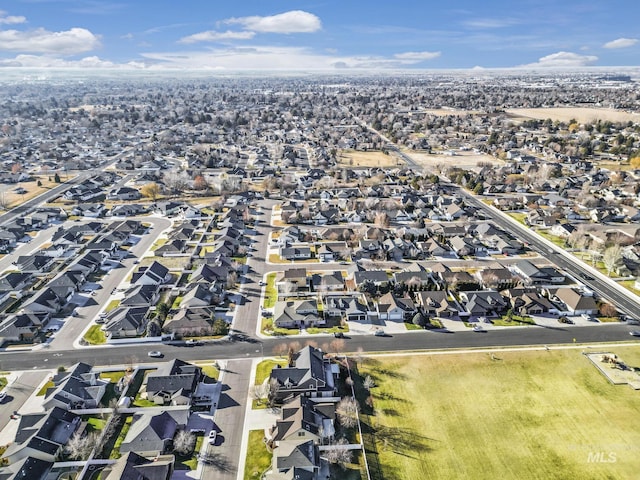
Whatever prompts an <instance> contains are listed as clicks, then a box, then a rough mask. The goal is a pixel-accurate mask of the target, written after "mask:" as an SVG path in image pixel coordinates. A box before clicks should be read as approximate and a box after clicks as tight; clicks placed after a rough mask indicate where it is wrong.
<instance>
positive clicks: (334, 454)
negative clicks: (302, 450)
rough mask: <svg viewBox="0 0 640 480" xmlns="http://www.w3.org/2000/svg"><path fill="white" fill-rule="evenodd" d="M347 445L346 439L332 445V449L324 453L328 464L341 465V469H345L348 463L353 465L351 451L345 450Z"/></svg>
mask: <svg viewBox="0 0 640 480" xmlns="http://www.w3.org/2000/svg"><path fill="white" fill-rule="evenodd" d="M347 445H348V442H347V440H346V439H345V438H341V439H339V440H338V441H337V442H335V443H333V444H330V448H328V449H327V450H325V451H324V457H325V459H326V460H327V462H329V463H333V464H337V465H340V467H341V468H343V469H344V468H345V467H346V465H347V464H348V463H351V459H352V452H351V450H349V449H347V448H345V447H346V446H347ZM331 447H333V448H331Z"/></svg>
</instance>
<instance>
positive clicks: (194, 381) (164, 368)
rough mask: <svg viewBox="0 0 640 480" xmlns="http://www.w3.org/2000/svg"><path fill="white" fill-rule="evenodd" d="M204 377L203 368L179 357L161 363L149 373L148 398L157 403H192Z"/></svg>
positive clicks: (147, 383)
mask: <svg viewBox="0 0 640 480" xmlns="http://www.w3.org/2000/svg"><path fill="white" fill-rule="evenodd" d="M202 379H203V375H202V369H201V368H200V367H198V366H196V365H193V364H191V363H187V362H184V361H182V360H178V359H175V360H170V361H168V362H163V363H160V364H159V366H158V368H157V370H156V371H155V372H151V373H150V374H149V375H147V379H146V391H147V400H150V401H152V402H154V403H155V404H157V405H190V404H191V400H192V397H193V396H194V394H195V392H196V388H197V387H198V383H199V382H200V381H202Z"/></svg>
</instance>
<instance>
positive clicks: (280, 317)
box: [273, 299, 326, 328]
mask: <svg viewBox="0 0 640 480" xmlns="http://www.w3.org/2000/svg"><path fill="white" fill-rule="evenodd" d="M273 323H274V325H275V326H276V327H279V328H306V327H316V326H319V325H325V323H326V322H325V319H324V318H323V317H322V316H321V315H320V314H319V313H318V304H317V302H316V300H315V299H313V300H291V301H286V302H276V305H275V308H274V313H273Z"/></svg>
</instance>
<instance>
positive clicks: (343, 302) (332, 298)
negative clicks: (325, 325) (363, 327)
mask: <svg viewBox="0 0 640 480" xmlns="http://www.w3.org/2000/svg"><path fill="white" fill-rule="evenodd" d="M360 295H361V294H360ZM360 295H358V296H353V295H326V296H324V297H323V301H324V308H323V313H324V316H325V318H339V319H341V320H346V321H349V322H352V321H357V322H358V321H359V322H363V321H365V320H366V319H367V318H368V307H367V305H366V303H364V302H363V301H362V300H361V298H360Z"/></svg>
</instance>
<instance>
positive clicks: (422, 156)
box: [405, 151, 504, 171]
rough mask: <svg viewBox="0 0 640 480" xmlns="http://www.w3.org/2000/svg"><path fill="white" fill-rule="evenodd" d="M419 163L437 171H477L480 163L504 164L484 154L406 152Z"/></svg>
mask: <svg viewBox="0 0 640 480" xmlns="http://www.w3.org/2000/svg"><path fill="white" fill-rule="evenodd" d="M405 153H406V154H407V155H409V156H410V157H411V158H412V159H413V160H415V161H416V162H417V163H419V164H420V165H422V166H423V167H425V168H426V169H431V170H434V171H435V170H436V169H437V168H440V167H442V168H444V169H446V168H448V167H453V166H455V167H460V168H465V169H476V168H480V167H478V162H485V163H491V164H492V165H502V164H503V163H504V162H503V161H502V160H500V159H498V158H495V157H492V156H491V155H486V154H484V153H475V152H465V151H456V152H454V153H455V154H454V155H450V154H447V155H445V154H437V153H435V154H434V153H416V152H405Z"/></svg>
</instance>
